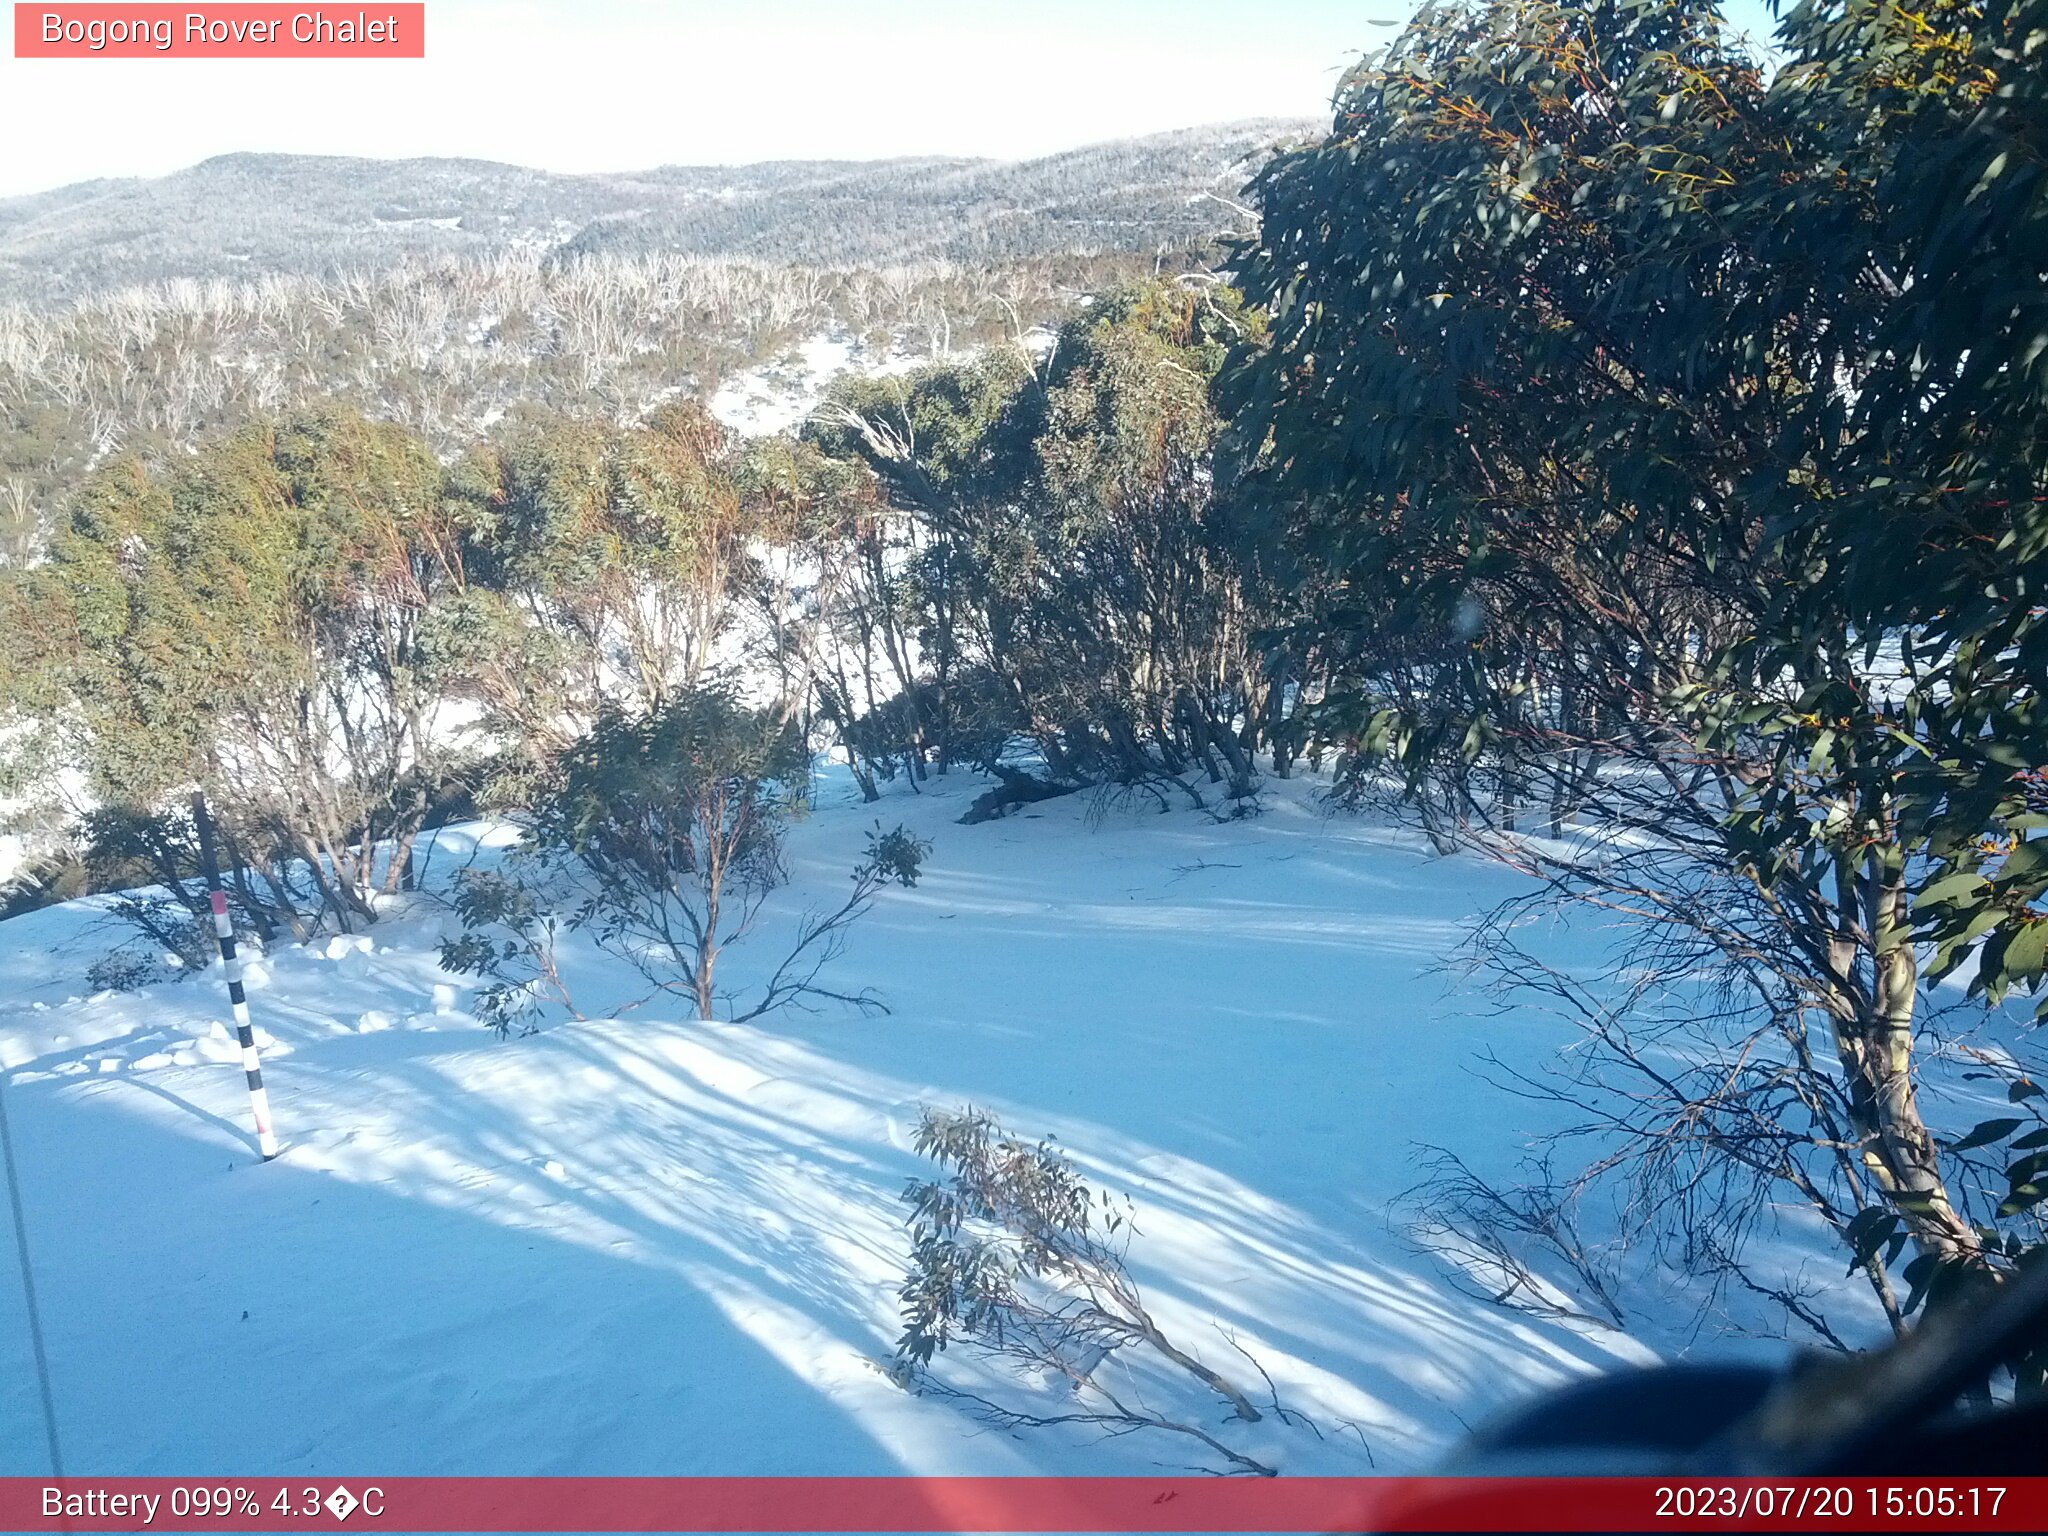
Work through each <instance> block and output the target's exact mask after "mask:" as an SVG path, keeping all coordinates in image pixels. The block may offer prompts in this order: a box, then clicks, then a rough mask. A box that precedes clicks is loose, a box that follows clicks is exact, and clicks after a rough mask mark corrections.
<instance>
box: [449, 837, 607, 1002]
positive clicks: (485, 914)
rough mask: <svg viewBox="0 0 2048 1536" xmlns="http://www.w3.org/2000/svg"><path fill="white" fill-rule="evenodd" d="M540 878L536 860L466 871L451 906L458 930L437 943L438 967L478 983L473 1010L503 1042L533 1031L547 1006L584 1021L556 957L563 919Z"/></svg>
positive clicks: (457, 882) (459, 880) (458, 881)
mask: <svg viewBox="0 0 2048 1536" xmlns="http://www.w3.org/2000/svg"><path fill="white" fill-rule="evenodd" d="M539 873H541V866H540V864H539V862H538V861H529V867H528V869H526V870H520V869H496V870H481V869H469V870H464V871H463V872H462V874H461V875H460V876H459V877H458V878H457V880H456V883H455V892H454V895H453V897H452V899H451V901H450V906H451V907H452V908H453V910H454V912H455V916H456V917H457V919H458V920H459V921H460V922H461V924H462V931H461V932H460V933H458V934H454V935H451V936H449V937H446V938H443V939H442V941H441V968H442V969H443V970H444V971H450V972H453V973H454V974H456V975H458V976H476V977H480V978H482V979H483V981H484V985H483V987H482V988H481V989H480V990H479V992H478V994H477V1012H478V1014H479V1015H480V1016H481V1017H482V1018H483V1020H484V1022H485V1023H486V1024H488V1025H489V1026H490V1027H491V1028H492V1029H495V1030H496V1031H497V1032H498V1037H499V1038H500V1039H504V1038H505V1037H507V1036H509V1035H511V1034H513V1033H514V1032H524V1033H528V1034H531V1033H532V1032H533V1031H534V1030H535V1029H537V1028H538V1027H539V1026H538V1024H537V1022H536V1020H537V1017H538V1015H539V1013H540V1011H541V1009H542V1007H543V1006H544V1005H546V1004H549V1003H554V1004H558V1005H560V1006H561V1007H562V1008H563V1009H565V1010H566V1011H567V1012H568V1013H569V1014H570V1015H571V1016H572V1017H575V1018H581V1017H582V1015H581V1014H580V1013H578V1012H577V1011H576V1005H575V1001H574V999H573V998H572V997H571V996H570V994H569V989H568V987H567V985H566V984H565V983H564V982H563V980H562V973H561V968H560V965H559V963H558V962H557V959H556V943H557V940H558V939H559V937H560V934H561V927H562V919H561V917H560V915H559V914H558V913H557V912H556V910H555V909H554V907H553V906H552V905H550V904H549V903H548V902H547V901H546V900H545V899H544V897H545V896H546V894H548V893H547V892H546V891H544V890H543V889H540V888H537V884H536V880H535V879H534V878H532V877H533V876H534V875H537V874H539Z"/></svg>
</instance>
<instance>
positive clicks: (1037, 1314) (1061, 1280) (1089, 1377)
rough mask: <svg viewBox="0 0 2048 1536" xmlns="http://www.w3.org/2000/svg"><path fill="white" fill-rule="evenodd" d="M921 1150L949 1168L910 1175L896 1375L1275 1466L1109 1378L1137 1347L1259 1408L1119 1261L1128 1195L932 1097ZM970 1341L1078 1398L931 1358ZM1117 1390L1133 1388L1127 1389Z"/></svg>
mask: <svg viewBox="0 0 2048 1536" xmlns="http://www.w3.org/2000/svg"><path fill="white" fill-rule="evenodd" d="M916 1145H917V1149H918V1151H919V1152H921V1153H923V1154H924V1155H925V1156H927V1157H930V1158H931V1159H933V1160H934V1161H935V1162H937V1163H938V1165H939V1167H940V1169H941V1171H942V1175H943V1176H942V1177H940V1178H938V1179H933V1180H914V1181H912V1183H911V1184H910V1186H909V1187H908V1188H907V1189H906V1190H905V1191H904V1195H903V1198H904V1200H905V1202H906V1203H907V1204H908V1205H909V1206H910V1208H911V1214H910V1218H909V1226H910V1235H911V1260H910V1270H909V1273H908V1275H907V1276H906V1277H905V1279H904V1282H903V1287H902V1290H901V1291H900V1293H899V1294H900V1296H901V1297H902V1300H903V1320H904V1329H903V1337H902V1338H901V1339H900V1340H899V1341H898V1342H897V1345H896V1358H895V1361H894V1366H893V1373H894V1375H895V1376H896V1378H897V1379H898V1380H899V1381H901V1382H902V1383H904V1384H905V1385H906V1386H911V1387H914V1388H922V1389H924V1390H930V1391H936V1392H939V1393H941V1394H943V1395H945V1396H949V1397H957V1398H961V1399H964V1400H966V1401H968V1402H970V1403H971V1404H973V1405H974V1406H975V1407H976V1408H977V1409H978V1410H979V1411H980V1412H981V1413H982V1414H983V1416H984V1417H987V1418H989V1419H990V1420H991V1421H993V1422H995V1423H998V1424H1001V1425H1004V1426H1005V1427H1016V1426H1025V1425H1047V1424H1093V1425H1099V1426H1102V1427H1103V1428H1105V1429H1108V1430H1110V1431H1111V1432H1113V1433H1122V1432H1125V1431H1129V1430H1134V1429H1146V1428H1150V1429H1161V1430H1170V1431H1172V1432H1174V1433H1176V1434H1183V1435H1190V1436H1192V1437H1194V1438H1195V1439H1197V1440H1200V1441H1201V1442H1202V1443H1203V1444H1204V1445H1206V1446H1208V1447H1209V1448H1210V1449H1211V1450H1212V1451H1214V1452H1216V1453H1217V1454H1218V1455H1220V1456H1222V1457H1223V1458H1224V1459H1225V1460H1226V1461H1227V1462H1228V1463H1229V1464H1230V1465H1231V1467H1232V1469H1233V1470H1235V1471H1238V1472H1252V1473H1257V1474H1260V1475H1262V1476H1271V1475H1272V1474H1273V1469H1272V1468H1270V1467H1267V1466H1265V1465H1263V1464H1261V1463H1259V1462H1257V1461H1254V1460H1252V1459H1251V1458H1250V1457H1248V1456H1245V1455H1242V1454H1240V1453H1239V1452H1237V1451H1234V1450H1232V1449H1231V1448H1230V1447H1228V1446H1227V1445H1225V1444H1224V1443H1223V1442H1222V1441H1220V1440H1218V1439H1217V1438H1216V1437H1215V1436H1213V1435H1211V1434H1209V1433H1208V1432H1207V1431H1206V1430H1203V1429H1200V1428H1198V1427H1196V1426H1195V1425H1193V1424H1190V1423H1186V1422H1183V1421H1179V1420H1175V1419H1172V1418H1168V1417H1166V1416H1164V1415H1163V1414H1161V1413H1159V1412H1157V1411H1155V1410H1154V1409H1152V1408H1150V1407H1147V1406H1145V1405H1144V1402H1143V1400H1142V1398H1141V1397H1140V1396H1139V1395H1138V1394H1137V1393H1135V1392H1131V1391H1130V1390H1129V1389H1118V1390H1113V1389H1112V1388H1111V1387H1110V1386H1109V1385H1108V1384H1107V1383H1106V1382H1105V1380H1104V1379H1103V1378H1104V1375H1105V1374H1106V1368H1107V1367H1108V1366H1109V1365H1111V1364H1112V1363H1113V1361H1114V1363H1117V1364H1130V1363H1132V1362H1131V1361H1127V1360H1123V1359H1121V1358H1118V1357H1121V1356H1126V1355H1128V1356H1133V1357H1142V1358H1143V1359H1144V1360H1145V1361H1147V1362H1148V1363H1149V1364H1151V1365H1153V1366H1162V1365H1163V1366H1166V1367H1169V1368H1171V1369H1172V1370H1173V1371H1177V1372H1179V1373H1182V1374H1185V1375H1186V1376H1189V1377H1191V1378H1193V1379H1194V1380H1195V1381H1197V1382H1199V1383H1200V1384H1201V1385H1202V1386H1203V1387H1204V1388H1206V1389H1207V1390H1208V1391H1210V1392H1212V1393H1214V1394H1215V1395H1216V1396H1217V1397H1218V1398H1221V1399H1222V1400H1223V1402H1225V1403H1227V1404H1228V1405H1229V1407H1230V1409H1231V1412H1232V1414H1233V1416H1234V1417H1236V1418H1237V1419H1239V1420H1241V1421H1244V1422H1248V1423H1249V1422H1255V1421H1257V1420H1258V1419H1259V1417H1260V1414H1259V1410H1258V1409H1257V1408H1255V1407H1253V1406H1252V1403H1251V1400H1250V1399H1249V1398H1247V1397H1246V1396H1245V1394H1244V1393H1243V1392H1241V1391H1240V1390H1238V1388H1237V1387H1235V1386H1233V1385H1232V1384H1231V1383H1230V1382H1229V1381H1228V1380H1226V1379H1225V1378H1224V1377H1222V1376H1221V1375H1219V1374H1218V1373H1217V1372H1215V1371H1213V1370H1211V1369H1210V1368H1209V1367H1208V1366H1206V1365H1204V1364H1203V1363H1202V1362H1201V1361H1199V1360H1197V1359H1195V1358H1194V1356H1192V1355H1190V1354H1189V1353H1187V1352H1186V1351H1185V1350H1183V1349H1182V1348H1181V1347H1180V1346H1179V1345H1177V1344H1175V1343H1174V1342H1173V1341H1172V1340H1171V1339H1169V1338H1168V1337H1167V1336H1166V1335H1165V1333H1164V1332H1162V1331H1161V1329H1160V1327H1159V1324H1158V1323H1157V1322H1156V1321H1154V1319H1153V1317H1152V1315H1151V1313H1150V1312H1149V1311H1148V1310H1147V1309H1146V1307H1145V1303H1144V1299H1143V1297H1142V1296H1141V1295H1140V1293H1139V1290H1138V1287H1137V1284H1136V1282H1135V1281H1133V1280H1132V1279H1131V1276H1130V1273H1129V1271H1128V1270H1126V1269H1125V1267H1124V1251H1125V1247H1126V1245H1127V1244H1128V1242H1129V1239H1130V1235H1131V1233H1132V1232H1133V1231H1134V1230H1135V1229H1134V1228H1133V1226H1132V1224H1131V1203H1130V1200H1129V1197H1128V1196H1126V1197H1122V1198H1118V1197H1116V1196H1113V1195H1111V1194H1110V1193H1108V1192H1107V1191H1103V1190H1096V1189H1093V1188H1091V1187H1090V1186H1089V1185H1088V1184H1087V1183H1086V1182H1085V1181H1084V1180H1083V1179H1082V1178H1081V1177H1080V1175H1079V1174H1077V1173H1076V1172H1075V1171H1074V1168H1073V1165H1072V1164H1071V1163H1069V1162H1068V1161H1067V1160H1066V1159H1065V1158H1064V1157H1062V1156H1061V1155H1060V1154H1059V1153H1058V1152H1056V1151H1054V1150H1053V1148H1052V1146H1051V1144H1050V1143H1048V1142H1044V1141H1039V1142H1035V1143H1034V1142H1025V1141H1019V1140H1017V1139H1016V1138H1014V1137H1011V1136H1007V1135H1005V1134H1004V1133H1003V1130H1002V1127H1001V1126H999V1125H998V1124H997V1123H996V1122H995V1120H994V1119H993V1118H991V1117H990V1116H989V1115H987V1114H985V1113H983V1112H981V1111H979V1110H974V1109H968V1110H964V1111H960V1112H958V1113H953V1112H949V1111H945V1110H936V1109H930V1108H927V1109H926V1110H925V1111H924V1114H923V1116H922V1118H921V1119H920V1121H919V1123H918V1128H917V1137H916ZM955 1343H959V1344H965V1345H968V1346H970V1347H971V1348H972V1349H974V1350H975V1351H977V1352H979V1353H981V1354H983V1355H985V1356H987V1357H990V1358H991V1359H992V1360H994V1361H995V1362H996V1363H998V1364H1000V1365H1002V1366H1005V1367H1007V1368H1008V1369H1009V1370H1010V1371H1011V1372H1013V1373H1015V1374H1017V1375H1020V1376H1022V1377H1025V1378H1027V1379H1030V1380H1034V1381H1036V1382H1037V1383H1038V1384H1040V1385H1041V1386H1042V1387H1044V1388H1047V1389H1049V1390H1050V1391H1052V1392H1055V1393H1057V1394H1058V1395H1059V1396H1060V1397H1062V1398H1064V1399H1067V1400H1069V1401H1071V1403H1072V1404H1073V1406H1072V1407H1048V1408H1046V1409H1043V1410H1040V1409H1033V1408H1026V1407H1020V1406H1016V1405H1014V1404H1006V1403H1001V1402H997V1401H995V1400H994V1399H991V1398H988V1397H985V1396H982V1395H980V1394H977V1393H973V1392H968V1391H965V1390H962V1389H960V1388H958V1387H954V1386H951V1385H948V1384H945V1383H942V1382H940V1381H938V1380H937V1379H936V1378H935V1377H933V1376H932V1375H931V1373H930V1370H929V1367H930V1366H931V1363H932V1359H933V1357H934V1356H935V1355H936V1354H938V1353H939V1352H940V1351H942V1350H944V1349H945V1348H946V1347H947V1346H948V1345H949V1344H955ZM1119 1391H1122V1392H1124V1394H1125V1395H1122V1396H1120V1395H1119Z"/></svg>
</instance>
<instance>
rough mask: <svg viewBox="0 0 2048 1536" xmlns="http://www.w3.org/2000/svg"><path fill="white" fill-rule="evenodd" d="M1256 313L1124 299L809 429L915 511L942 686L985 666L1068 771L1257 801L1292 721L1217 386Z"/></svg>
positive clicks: (1164, 295) (877, 390) (927, 644)
mask: <svg viewBox="0 0 2048 1536" xmlns="http://www.w3.org/2000/svg"><path fill="white" fill-rule="evenodd" d="M1258 324H1259V321H1258V320H1257V318H1256V317H1255V316H1250V315H1247V314H1246V313H1245V312H1244V311H1243V309H1242V308H1241V306H1240V305H1239V304H1238V302H1237V300H1236V298H1235V296H1234V295H1233V294H1232V293H1231V292H1230V290H1228V289H1227V288H1224V287H1222V286H1220V285H1216V284H1214V283H1204V282H1193V283H1186V284H1167V283H1160V284H1152V285H1148V286H1145V287H1142V288H1136V289H1131V290H1126V291H1121V292H1119V293H1116V294H1112V295H1108V296H1106V297H1104V298H1103V299H1102V300H1100V301H1099V302H1098V303H1097V304H1096V305H1095V306H1094V307H1093V308H1092V309H1091V310H1090V311H1089V313H1088V315H1087V317H1086V318H1084V319H1079V320H1076V321H1073V322H1071V323H1070V324H1069V325H1067V326H1066V327H1065V328H1064V329H1063V330H1062V331H1061V333H1060V335H1059V338H1058V340H1057V342H1056V344H1055V345H1054V346H1053V348H1052V349H1051V351H1050V353H1049V354H1048V355H1047V356H1046V357H1045V358H1044V359H1043V360H1038V359H1035V358H1033V357H1032V356H1031V355H1030V354H1029V353H1027V352H1025V351H1024V350H1023V349H1021V348H1011V349H1004V350H999V351H996V352H993V353H990V354H985V355H983V356H981V357H977V358H974V359H972V360H969V361H966V362H962V363H949V364H942V365H935V366H934V367H931V368H928V369H924V370H920V371H919V372H917V373H914V374H912V375H910V376H909V377H908V378H906V379H880V380H868V381H863V382H861V383H859V384H855V385H852V386H849V387H847V388H844V389H842V390H840V391H839V392H838V394H837V395H836V396H835V397H834V399H833V400H832V401H831V402H829V403H828V406H827V407H826V409H825V410H823V411H821V412H820V413H819V416H818V417H817V418H816V419H815V420H814V423H813V426H812V428H811V429H810V435H811V436H812V438H813V439H814V440H815V441H816V442H817V443H818V444H819V445H820V446H821V447H822V448H823V449H824V450H825V451H826V452H827V453H829V454H833V455H837V456H842V457H848V458H853V459H856V460H858V461H860V462H862V463H865V464H866V465H867V466H868V467H869V468H870V469H871V470H872V471H873V472H874V474H875V475H876V476H877V477H878V479H879V480H880V482H881V486H882V489H883V493H884V494H885V495H886V496H887V498H888V499H889V501H890V502H891V504H892V505H894V506H896V507H899V508H902V509H904V510H905V511H906V512H907V513H908V514H909V515H910V517H911V519H912V521H913V523H914V525H915V528H916V533H915V534H914V535H913V537H912V542H913V543H914V545H915V547H916V550H917V556H916V560H915V562H914V564H912V565H911V566H910V568H909V573H908V583H907V591H908V593H909V595H910V596H912V598H913V600H915V601H916V602H918V604H919V605H920V608H921V617H920V626H919V638H920V641H921V649H922V652H923V654H924V655H925V656H926V657H928V658H930V660H931V665H932V666H933V668H934V673H933V677H932V686H931V687H930V688H929V689H927V690H925V694H926V696H927V697H929V698H931V699H932V700H934V701H936V700H937V699H938V698H940V697H941V696H942V694H943V692H944V690H943V689H942V687H941V681H942V673H941V670H940V669H944V668H951V669H955V670H956V671H964V670H966V669H965V668H962V667H961V662H962V661H965V662H966V663H969V664H971V666H972V668H973V670H974V671H975V672H976V674H977V675H978V676H982V677H986V678H988V679H990V680H993V681H994V682H995V683H996V684H997V686H998V687H999V688H1000V689H1001V691H1002V701H1003V704H1004V705H1005V707H1006V709H1007V711H1008V712H1009V713H1010V715H1011V716H1012V717H1013V718H1014V719H1015V720H1016V721H1017V722H1018V723H1019V724H1020V725H1021V726H1022V727H1023V728H1024V729H1025V730H1027V731H1028V732H1029V734H1030V736H1031V737H1032V739H1033V740H1034V741H1035V742H1036V744H1037V746H1038V748H1039V750H1040V752H1041V753H1042V755H1043V757H1044V759H1045V763H1046V766H1047V768H1048V769H1049V771H1050V774H1051V776H1052V777H1053V779H1054V780H1056V781H1059V782H1064V783H1066V784H1069V785H1072V784H1078V783H1090V782H1095V783H1100V782H1123V783H1151V782H1158V783H1168V784H1174V785H1177V786H1178V787H1179V788H1180V789H1182V790H1183V791H1185V792H1186V794H1187V795H1188V796H1189V797H1190V798H1192V799H1193V800H1194V801H1195V802H1196V803H1198V804H1200V803H1203V793H1202V791H1201V790H1200V789H1199V788H1198V785H1199V783H1200V782H1201V781H1203V780H1206V781H1207V782H1208V783H1211V784H1217V785H1221V786H1223V792H1224V793H1225V794H1226V795H1228V796H1230V797H1233V798H1239V797H1243V796H1245V795H1248V794H1249V793H1250V792H1251V789H1252V787H1253V785H1254V782H1255V778H1256V775H1255V772H1254V769H1253V767H1252V757H1253V754H1255V753H1257V752H1259V751H1262V750H1265V749H1266V748H1267V747H1269V746H1270V745H1272V744H1273V743H1274V742H1275V741H1276V740H1278V739H1280V738H1281V737H1282V736H1283V735H1284V732H1282V731H1281V730H1280V729H1279V725H1280V719H1281V715H1282V704H1283V702H1284V688H1283V687H1281V686H1279V685H1278V684H1277V683H1276V681H1275V678H1276V676H1278V675H1279V674H1277V673H1275V672H1274V671H1273V670H1272V669H1269V667H1268V666H1267V664H1266V663H1267V656H1266V653H1265V651H1264V648H1263V646H1262V644H1261V643H1260V639H1259V635H1260V630H1261V627H1262V625H1263V621H1264V617H1265V615H1264V609H1263V607H1262V605H1261V600H1260V599H1258V598H1256V597H1255V596H1254V595H1253V594H1252V591H1251V589H1250V587H1249V586H1248V585H1247V582H1246V580H1245V575H1244V567H1243V566H1242V565H1241V563H1240V561H1239V559H1238V550H1237V546H1236V543H1235V539H1234V534H1233V532H1232V529H1231V527H1230V524H1229V521H1228V519H1227V518H1226V517H1225V515H1224V512H1223V509H1222V507H1221V506H1220V504H1219V501H1218V497H1217V492H1216V486H1215V480H1214V476H1213V474H1212V473H1211V468H1210V457H1211V453H1212V449H1213V445H1214V442H1215V438H1216V435H1217V432H1218V430H1219V418H1218V415H1217V412H1216V409H1215V407H1214V405H1213V403H1212V401H1211V398H1210V384H1211V380H1212V378H1213V376H1214V374H1215V372H1216V370H1217V368H1218V367H1219V366H1220V364H1221V363H1222V361H1223V359H1224V357H1225V355H1226V353H1227V350H1228V348H1229V346H1230V345H1231V344H1233V343H1235V342H1238V341H1242V340H1244V339H1245V338H1247V337H1248V336H1250V335H1251V334H1253V333H1254V332H1255V331H1256V329H1257V326H1258ZM1284 761H1285V758H1284V754H1283V756H1282V762H1283V765H1284Z"/></svg>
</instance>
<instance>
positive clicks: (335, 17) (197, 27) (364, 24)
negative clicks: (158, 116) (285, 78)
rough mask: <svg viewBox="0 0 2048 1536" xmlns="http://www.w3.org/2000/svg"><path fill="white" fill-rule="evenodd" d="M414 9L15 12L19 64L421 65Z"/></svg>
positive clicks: (419, 15)
mask: <svg viewBox="0 0 2048 1536" xmlns="http://www.w3.org/2000/svg"><path fill="white" fill-rule="evenodd" d="M426 54H427V8H426V6H425V5H423V4H418V5H385V4H373V5H369V6H361V7H355V6H308V5H104V4H102V5H61V4H59V5H19V4H18V5H16V6H15V7H14V56H15V57H16V58H19V59H423V58H425V57H426Z"/></svg>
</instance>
